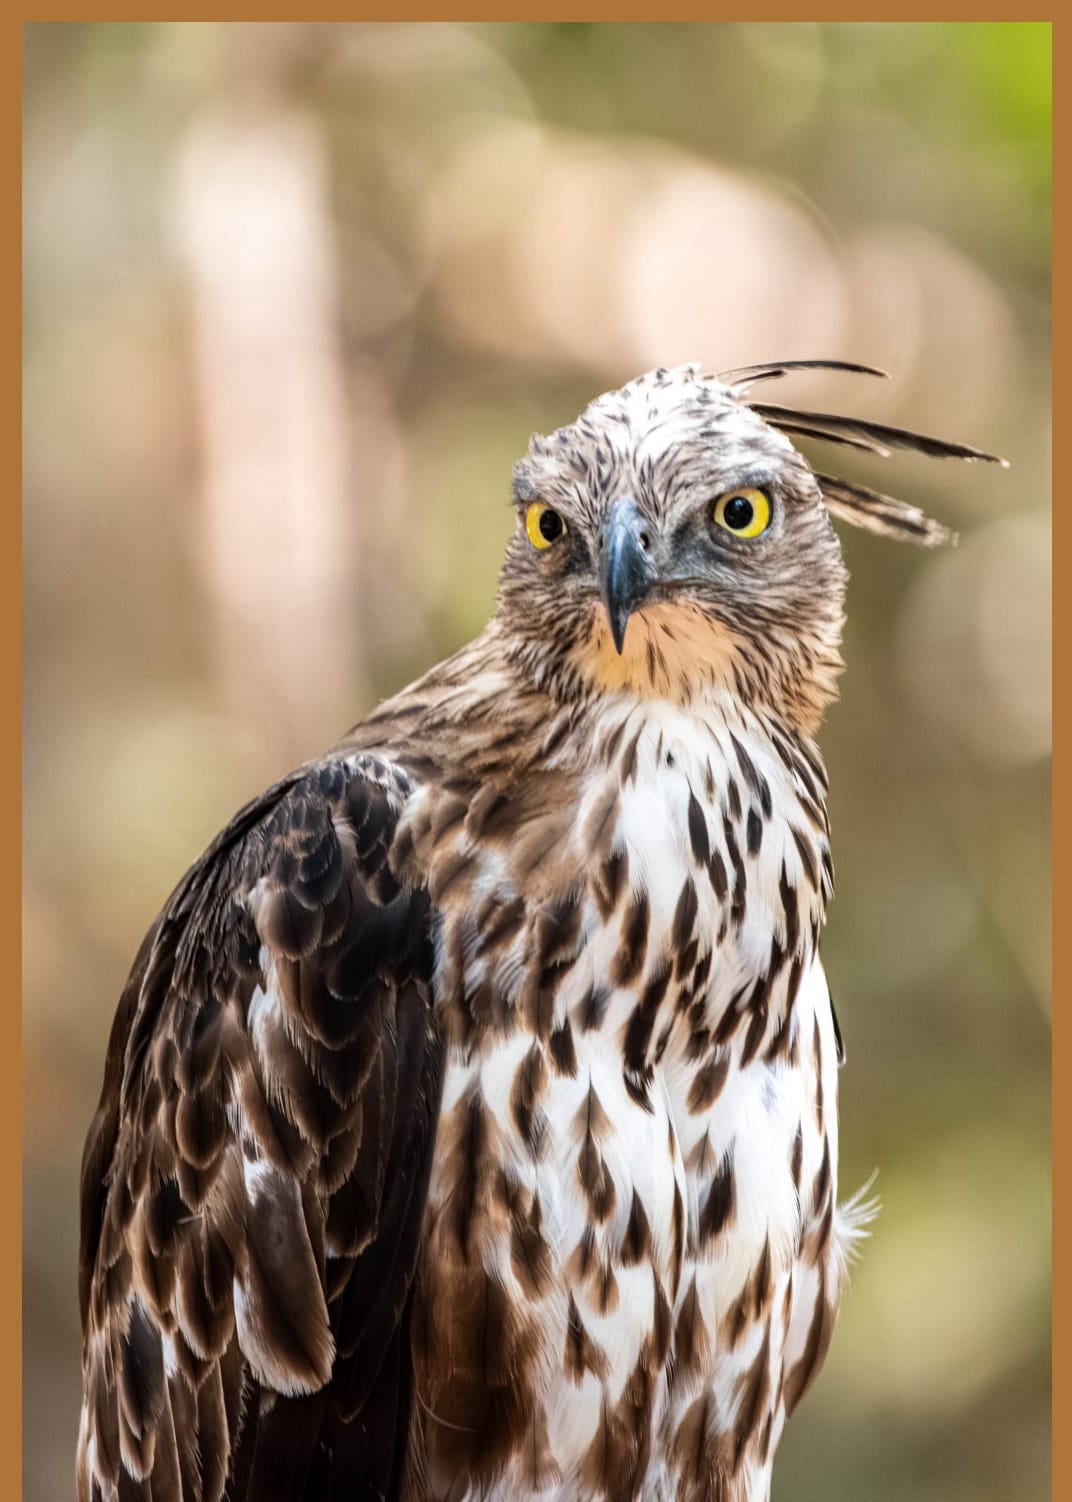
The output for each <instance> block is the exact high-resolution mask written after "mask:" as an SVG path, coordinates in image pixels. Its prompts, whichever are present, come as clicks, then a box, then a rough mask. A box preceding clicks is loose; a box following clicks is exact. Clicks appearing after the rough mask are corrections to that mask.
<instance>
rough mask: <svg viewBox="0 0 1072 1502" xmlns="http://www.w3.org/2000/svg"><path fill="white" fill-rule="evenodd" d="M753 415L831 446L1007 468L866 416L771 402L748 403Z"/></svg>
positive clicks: (967, 448)
mask: <svg viewBox="0 0 1072 1502" xmlns="http://www.w3.org/2000/svg"><path fill="white" fill-rule="evenodd" d="M747 405H748V406H749V407H751V409H752V411H753V412H756V413H758V414H759V416H760V417H762V418H765V419H766V421H767V422H769V423H770V425H771V427H774V428H778V427H781V425H782V424H783V423H796V424H797V425H798V426H799V425H800V424H801V423H806V424H807V426H808V427H809V428H812V429H813V430H814V432H815V435H816V436H817V437H820V438H822V439H824V440H825V441H829V442H831V443H846V442H850V443H851V442H852V440H853V439H857V440H859V439H871V440H873V441H874V442H876V443H879V444H882V445H884V446H888V447H889V448H894V449H912V450H915V452H916V453H920V454H927V455H929V456H930V458H932V459H968V460H973V461H978V460H981V461H982V462H983V463H985V464H1000V465H1001V466H1002V467H1003V468H1005V469H1007V468H1008V461H1007V460H1005V459H999V458H998V456H997V454H988V453H986V452H985V451H984V450H983V449H977V448H973V447H972V446H971V444H969V443H953V442H951V441H950V440H949V439H947V438H932V437H931V436H930V435H929V434H928V433H917V432H915V431H913V430H912V429H911V428H898V427H894V426H892V425H891V424H890V423H885V422H872V421H871V419H870V418H866V417H839V416H838V415H837V413H835V412H805V411H801V410H798V409H797V408H796V407H780V406H778V405H777V404H775V403H773V402H749V403H747Z"/></svg>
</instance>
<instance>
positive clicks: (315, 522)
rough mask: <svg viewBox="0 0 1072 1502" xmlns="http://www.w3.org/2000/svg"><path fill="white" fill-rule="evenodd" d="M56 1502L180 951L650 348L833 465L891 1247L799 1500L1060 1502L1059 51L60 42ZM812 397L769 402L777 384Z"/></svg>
mask: <svg viewBox="0 0 1072 1502" xmlns="http://www.w3.org/2000/svg"><path fill="white" fill-rule="evenodd" d="M24 35H25V78H24V82H25V106H24V110H25V113H24V164H25V171H24V211H25V217H24V234H25V274H24V310H25V325H24V338H25V343H24V351H25V385H24V421H25V530H24V535H25V651H26V664H25V666H26V674H25V678H26V687H25V736H26V742H25V770H26V781H25V946H24V965H25V1001H24V1008H25V1010H24V1046H25V1057H24V1083H25V1143H26V1180H25V1201H24V1210H25V1215H24V1234H25V1256H26V1262H25V1336H24V1351H25V1354H24V1361H25V1444H26V1467H25V1485H26V1492H25V1494H26V1495H27V1496H28V1497H33V1498H42V1499H43V1498H61V1497H66V1496H69V1495H70V1494H71V1474H72V1465H73V1454H74V1443H75V1431H76V1411H77V1402H78V1390H79V1370H78V1321H77V1306H76V1296H75V1258H76V1241H77V1173H78V1160H79V1155H80V1152H81V1146H82V1140H83V1136H84V1133H85V1129H86V1127H87V1124H88V1121H89V1118H90V1115H91V1113H92V1110H93V1108H94V1105H95V1102H96V1097H97V1093H98V1090H99V1086H100V1079H101V1071H102V1063H103V1055H104V1046H105V1039H106V1035H107V1030H108V1027H109V1024H110V1020H111V1016H112V1012H113V1009H114V1005H115V1002H116V999H117V996H118V993H119V990H120V987H121V985H122V982H123V980H124V977H125V974H126V971H127V968H128V965H129V963H130V961H131V959H132V957H133V954H134V951H135V949H136V947H137V944H138V942H139V940H140V938H141V935H142V933H143V932H144V930H145V928H146V927H147V925H148V924H149V922H150V920H151V919H152V917H153V916H154V914H155V912H156V911H157V909H158V907H159V906H160V904H161V902H162V900H163V899H164V897H165V896H166V894H167V892H168V891H169V890H170V888H171V886H172V885H173V883H174V882H175V880H176V879H177V877H178V876H179V875H180V874H181V872H182V870H183V869H184V868H185V866H186V865H187V864H188V863H189V862H190V861H191V860H192V859H193V858H194V857H195V856H196V855H197V854H198V853H199V851H200V850H201V848H202V847H203V845H204V844H205V843H206V842H207V841H208V840H209V839H210V838H211V836H212V835H213V834H214V833H215V831H216V830H217V828H218V827H219V826H220V825H221V824H222V823H223V822H224V821H225V820H226V819H227V818H228V816H229V815H230V814H231V812H232V811H233V810H234V809H235V808H236V807H237V806H238V805H239V804H240V803H242V802H244V801H245V800H246V798H247V797H249V796H251V795H252V794H253V793H254V792H256V791H257V790H258V789H259V788H260V787H261V786H263V785H264V784H266V783H267V782H269V781H270V780H271V779H273V778H275V777H276V776H277V775H279V774H281V773H282V772H283V771H285V770H286V769H287V768H288V767H289V766H290V765H291V764H293V763H294V762H295V761H297V760H299V759H301V758H303V757H305V756H307V755H311V754H313V753H315V752H317V751H318V750H320V749H322V748H323V747H324V746H326V745H327V744H328V743H329V742H330V741H331V740H332V739H334V737H335V736H336V735H337V734H338V733H339V732H341V731H342V730H343V729H344V728H345V727H346V726H347V725H348V724H350V723H351V722H352V721H354V720H355V719H357V718H358V717H359V716H360V715H361V714H362V713H364V712H365V711H366V710H367V709H368V708H369V707H370V706H371V705H373V704H374V703H375V702H376V700H377V698H378V697H381V696H383V695H384V694H386V693H388V692H390V691H391V690H393V689H394V688H396V687H399V686H400V685H402V684H403V683H404V682H406V681H407V680H408V679H409V678H410V677H412V676H414V675H416V674H417V673H418V672H419V671H420V670H422V669H423V668H424V667H425V666H427V665H429V664H430V663H431V662H433V661H434V660H436V659H438V658H440V657H442V656H444V655H445V654H447V653H448V652H449V651H451V650H452V649H453V648H455V647H456V646H458V645H459V644H460V643H461V642H462V641H464V640H465V639H466V638H468V637H469V636H470V635H472V634H474V633H475V632H477V631H478V630H479V629H480V627H481V626H482V624H483V623H484V621H485V619H486V617H487V615H488V614H489V612H490V610H491V608H492V602H493V597H494V587H495V577H496V570H497V565H498V559H499V555H500V551H501V548H502V545H503V542H504V540H505V538H506V536H507V533H508V530H509V527H510V525H511V516H510V511H509V508H508V506H507V505H506V504H505V502H506V499H507V497H508V486H509V465H510V462H511V460H512V459H513V458H514V457H515V456H516V455H518V454H520V453H521V452H523V450H524V446H525V443H526V440H527V438H528V435H529V433H530V431H532V430H533V429H540V430H547V429H549V428H552V427H555V426H557V425H559V424H561V423H562V422H564V421H567V420H569V419H570V418H571V417H572V416H573V415H574V414H575V413H576V412H577V411H578V410H579V408H580V407H581V406H583V405H584V403H585V402H587V400H588V399H589V398H590V397H592V396H593V395H595V394H596V393H597V392H598V391H600V390H603V389H606V388H607V387H609V386H613V385H617V384H619V383H620V382H621V381H623V380H625V379H627V378H628V377H630V376H632V375H634V374H636V373H638V372H639V371H641V370H643V369H646V368H648V367H650V366H653V365H657V364H670V363H675V362H678V361H681V360H687V359H697V360H700V361H702V362H703V363H704V365H705V366H706V367H707V368H710V369H719V368H727V367H730V366H733V365H737V364H741V363H749V362H754V361H759V360H766V359H769V358H779V357H793V356H795V357H805V356H817V355H819V356H839V357H842V358H849V359H856V360H865V361H871V362H875V363H878V364H880V365H884V366H885V367H887V368H888V369H890V370H891V371H892V372H893V373H894V375H895V377H896V379H895V380H894V381H893V382H890V383H888V384H886V385H883V384H880V383H877V382H866V381H861V380H853V379H850V378H841V379H840V380H836V379H829V378H824V379H822V380H812V379H809V380H804V379H797V380H795V382H794V383H793V385H792V387H791V388H790V386H789V383H785V390H784V393H783V391H782V390H781V389H779V391H778V393H777V396H778V399H779V400H781V399H783V394H784V398H785V399H787V400H792V401H797V402H800V403H802V404H812V405H827V406H837V407H840V408H842V409H843V410H851V411H859V412H867V413H869V414H870V415H873V416H876V417H879V418H883V419H886V420H891V421H894V422H903V423H909V424H916V425H918V426H921V427H923V428H924V429H931V430H932V431H935V432H938V433H941V434H943V435H946V436H949V437H956V438H960V439H964V440H966V441H968V442H972V443H975V444H980V445H982V446H983V447H986V448H991V449H994V450H997V451H998V452H1000V453H1003V454H1005V455H1007V456H1008V458H1009V459H1010V460H1011V461H1012V466H1013V467H1012V468H1011V469H1010V470H1009V471H1007V472H998V471H996V470H990V469H985V470H984V469H979V468H972V467H969V466H957V465H952V464H948V465H941V464H934V463H932V462H929V461H927V460H924V459H921V458H918V457H916V456H911V455H906V456H901V457H899V458H896V459H894V460H890V461H887V462H886V466H885V468H883V467H882V464H881V461H877V460H869V459H863V458H857V457H856V456H855V455H848V456H846V455H845V451H839V452H838V453H836V454H835V455H831V454H830V453H829V451H828V452H826V453H825V454H820V453H816V455H815V457H816V460H817V461H818V460H819V459H820V457H821V458H822V459H824V460H825V461H826V463H827V467H834V466H835V465H838V464H840V465H841V466H842V470H841V472H843V473H848V474H851V475H853V476H854V477H856V478H858V479H862V480H864V481H865V482H867V483H872V484H877V485H879V486H880V487H884V488H887V489H889V490H892V492H893V493H894V494H896V495H899V496H902V497H904V498H905V499H909V500H912V501H915V502H917V503H920V504H922V505H924V506H925V507H926V508H927V509H928V510H930V511H931V512H932V513H933V514H935V515H937V516H938V517H939V518H940V519H942V520H943V521H945V522H947V523H950V524H952V525H953V526H956V527H958V528H959V529H960V531H961V534H962V540H961V544H960V546H959V548H957V549H956V550H951V551H948V552H945V553H941V554H929V555H928V554H921V553H917V552H914V551H911V550H909V549H906V548H902V547H898V546H897V545H895V544H892V543H883V542H880V541H878V540H876V539H872V538H869V537H866V536H863V535H860V534H854V535H849V536H846V537H845V551H846V554H847V556H848V561H849V566H850V568H851V571H852V574H853V583H852V587H851V592H850V602H849V625H848V630H847V637H846V644H845V656H846V659H847V662H848V672H847V675H846V677H845V679H844V681H843V699H842V701H841V703H840V704H839V705H837V706H836V707H835V709H834V711H833V712H832V714H831V716H830V720H829V724H828V726H827V728H826V731H825V734H824V738H823V744H824V749H825V753H826V756H827V760H828V763H829V768H830V773H831V782H832V789H833V792H832V817H833V822H834V835H835V847H834V848H835V855H836V858H837V868H838V895H837V899H836V901H835V904H834V906H833V909H832V915H831V919H830V922H829V927H828V930H827V937H826V941H825V956H826V964H827V969H828V972H829V975H830V978H831V983H832V988H833V992H834V996H835V998H836V1000H837V1005H838V1010H839V1012H840V1014H841V1021H842V1026H843V1029H844V1032H845V1036H846V1041H847V1047H848V1065H847V1067H846V1068H845V1070H844V1071H843V1073H842V1106H841V1114H842V1124H843V1125H842V1133H843V1146H842V1154H843V1170H842V1183H843V1187H844V1190H845V1191H846V1192H847V1191H849V1190H851V1189H852V1188H854V1187H855V1186H856V1185H857V1184H858V1183H859V1182H860V1181H861V1180H863V1179H864V1178H865V1177H866V1176H867V1175H868V1174H869V1173H870V1172H871V1170H872V1169H873V1168H875V1167H878V1169H879V1177H878V1181H877V1190H878V1192H879V1193H880V1195H881V1198H882V1201H883V1205H884V1208H883V1212H882V1214H881V1216H880V1218H879V1220H878V1223H877V1225H876V1227H875V1234H874V1236H873V1239H872V1240H871V1241H870V1242H869V1243H867V1245H866V1249H865V1255H864V1257H863V1260H862V1261H861V1263H860V1264H859V1266H858V1268H857V1269H856V1271H855V1273H854V1275H853V1280H852V1284H851V1288H850V1292H849V1294H848V1297H847V1300H846V1302H845V1305H844V1310H843V1314H842V1319H841V1322H840V1326H839V1329H838V1332H837V1335H836V1338H835V1341H834V1345H833V1349H832V1352H831V1355H830V1358H829V1361H828V1364H827V1368H826V1371H825V1373H824V1376H823V1378H822V1380H821V1381H820V1382H819V1384H818V1386H817V1388H816V1390H815V1391H814V1393H813V1394H812V1395H811V1396H809V1398H808V1400H807V1401H806V1403H805V1404H804V1405H803V1408H802V1410H801V1413H800V1416H799V1417H798V1418H796V1419H794V1421H793V1422H792V1423H791V1424H790V1426H789V1429H788V1431H787V1434H786V1438H785V1440H784V1443H783V1447H782V1452H781V1456H780V1461H779V1464H778V1467H777V1468H776V1472H775V1482H774V1496H775V1499H776V1502H839V1499H852V1502H862V1499H865V1502H895V1499H896V1502H901V1499H909V1498H911V1499H912V1502H961V1499H963V1502H968V1499H972V1502H998V1499H1008V1502H1013V1499H1016V1502H1024V1499H1041V1498H1043V1497H1044V1496H1047V1495H1048V1492H1049V1460H1048V1446H1049V1392H1048V1381H1049V1273H1050V1266H1049V1047H1050V1042H1049V1039H1050V1034H1049V968H1048V966H1049V960H1048V955H1049V915H1050V909H1049V886H1048V869H1049V823H1048V821H1049V763H1048V752H1049V673H1050V666H1049V664H1050V657H1049V590H1050V571H1049V513H1048V498H1049V469H1048V462H1049V422H1050V411H1049V391H1050V387H1049V220H1048V214H1049V202H1050V199H1049V185H1050V154H1049V131H1050V29H1049V26H1048V25H1047V24H1023V25H1021V24H1013V23H1000V24H975V23H970V24H969V23H958V24H938V23H930V24H922V25H907V24H901V23H888V24H860V25H856V24H852V25H849V24H837V25H817V24H816V25H812V24H759V23H751V24H745V25H730V24H710V25H700V26H695V25H658V26H646V25H645V26H638V25H621V26H617V25H594V24H592V25H589V24H564V25H543V24H541V25H531V24H530V25H513V24H495V25H452V24H435V25H424V24H377V25H364V24H348V25H342V24H339V25H334V24H330V25H329V24H323V25H304V24H298V23H294V24H280V25H275V24H271V25H267V24H266V25H257V26H245V25H234V24H215V23H206V24H191V23H184V24H174V25H165V24H156V25H47V26H46V25H33V26H29V27H27V28H26V30H25V34H24ZM773 394H774V393H773V392H772V395H773Z"/></svg>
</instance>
